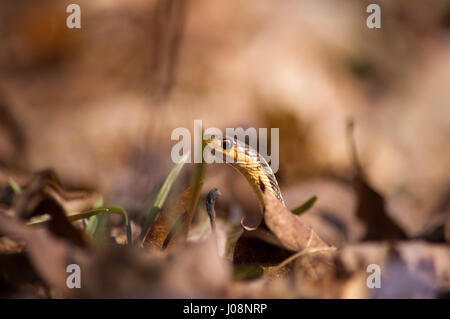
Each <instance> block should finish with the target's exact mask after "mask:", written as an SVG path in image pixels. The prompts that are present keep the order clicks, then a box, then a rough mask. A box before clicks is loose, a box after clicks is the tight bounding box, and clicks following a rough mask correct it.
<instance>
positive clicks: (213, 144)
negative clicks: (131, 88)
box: [205, 136, 286, 210]
mask: <svg viewBox="0 0 450 319" xmlns="http://www.w3.org/2000/svg"><path fill="white" fill-rule="evenodd" d="M205 149H207V150H208V151H210V152H211V154H212V155H214V156H216V157H217V156H218V155H219V156H220V155H222V156H223V157H222V159H223V160H224V162H226V163H227V164H230V165H231V166H232V167H234V168H235V169H237V170H238V171H239V172H240V173H241V174H242V175H244V177H245V178H246V179H247V181H248V182H249V183H250V185H251V187H252V189H253V190H254V191H255V193H256V195H257V197H258V202H259V204H260V207H261V209H262V210H263V209H264V192H265V191H268V192H270V193H271V194H272V195H273V196H275V198H276V199H278V201H280V203H281V204H283V206H286V205H285V202H284V200H283V196H282V195H281V191H280V186H279V185H278V182H277V179H276V177H275V174H274V173H273V171H272V169H271V168H270V166H269V164H268V163H267V161H266V160H265V159H264V157H263V156H262V155H261V154H259V153H258V151H256V150H255V149H254V148H252V147H251V146H250V145H248V144H246V143H244V142H242V141H240V140H238V139H237V138H231V137H215V136H212V137H210V138H209V139H207V140H206V141H205Z"/></svg>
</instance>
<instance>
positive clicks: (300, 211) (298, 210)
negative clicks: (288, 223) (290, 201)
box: [292, 195, 317, 215]
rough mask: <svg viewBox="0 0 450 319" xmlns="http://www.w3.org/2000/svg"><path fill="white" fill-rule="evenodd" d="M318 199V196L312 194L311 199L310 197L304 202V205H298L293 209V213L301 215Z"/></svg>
mask: <svg viewBox="0 0 450 319" xmlns="http://www.w3.org/2000/svg"><path fill="white" fill-rule="evenodd" d="M316 200H317V196H315V195H314V196H312V197H311V198H310V199H308V200H307V201H306V202H304V203H303V204H302V205H300V206H299V207H297V208H296V209H293V210H292V213H293V214H295V215H300V214H303V213H304V212H306V211H307V210H308V209H310V208H311V207H312V205H314V203H315V202H316Z"/></svg>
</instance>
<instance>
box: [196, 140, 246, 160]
mask: <svg viewBox="0 0 450 319" xmlns="http://www.w3.org/2000/svg"><path fill="white" fill-rule="evenodd" d="M205 149H207V150H209V151H210V152H211V154H212V155H214V156H216V157H217V156H219V157H220V156H222V159H223V160H224V161H226V162H227V163H245V162H247V161H248V156H249V148H248V146H246V145H245V144H244V143H242V142H239V141H238V140H236V139H234V138H230V137H220V138H219V137H215V136H212V137H210V138H209V139H208V140H207V141H206V143H205Z"/></svg>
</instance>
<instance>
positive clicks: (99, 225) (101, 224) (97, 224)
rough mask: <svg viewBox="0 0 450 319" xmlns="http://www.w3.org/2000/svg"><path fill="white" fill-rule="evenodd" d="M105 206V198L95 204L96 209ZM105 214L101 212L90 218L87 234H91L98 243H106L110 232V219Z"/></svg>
mask: <svg viewBox="0 0 450 319" xmlns="http://www.w3.org/2000/svg"><path fill="white" fill-rule="evenodd" d="M101 206H103V197H100V198H99V199H98V200H97V202H96V203H95V204H94V209H97V208H100V207H101ZM104 213H105V212H99V213H97V214H94V215H92V216H90V217H89V220H88V223H87V225H86V233H88V234H90V235H91V236H92V237H93V238H94V239H95V240H96V241H97V242H98V243H101V244H102V243H105V242H106V240H107V237H108V232H109V219H108V215H107V214H104Z"/></svg>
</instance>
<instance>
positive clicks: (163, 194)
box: [139, 152, 190, 242]
mask: <svg viewBox="0 0 450 319" xmlns="http://www.w3.org/2000/svg"><path fill="white" fill-rule="evenodd" d="M189 156H190V152H188V153H187V154H185V155H184V156H183V157H182V158H181V159H180V162H178V164H177V165H175V166H174V167H173V168H172V170H171V171H170V173H169V175H167V178H166V180H165V181H164V184H163V185H162V186H161V189H160V190H159V192H158V195H157V196H156V199H155V202H154V204H153V206H152V207H151V208H150V210H149V211H148V213H147V214H146V215H147V216H146V219H145V222H144V225H143V227H142V232H141V235H140V236H139V240H140V241H141V242H142V241H143V240H144V238H145V236H146V235H147V233H148V230H149V229H150V227H151V225H152V224H153V222H154V221H155V219H156V217H157V215H158V213H159V212H160V211H161V208H162V206H163V205H164V202H165V200H166V198H167V195H168V194H169V191H170V189H171V187H172V185H173V183H174V182H175V180H176V179H177V177H178V174H180V171H181V169H182V168H183V165H184V164H185V163H186V160H187V159H188V157H189Z"/></svg>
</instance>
